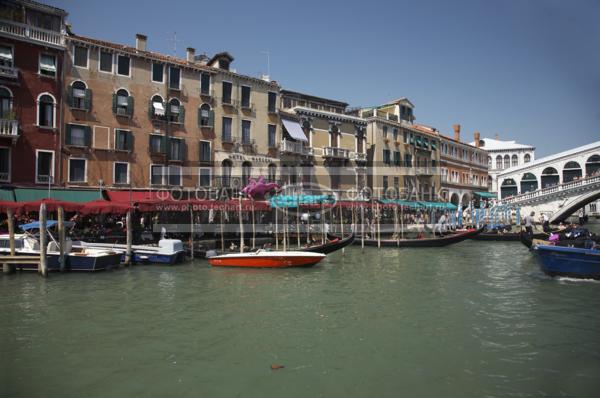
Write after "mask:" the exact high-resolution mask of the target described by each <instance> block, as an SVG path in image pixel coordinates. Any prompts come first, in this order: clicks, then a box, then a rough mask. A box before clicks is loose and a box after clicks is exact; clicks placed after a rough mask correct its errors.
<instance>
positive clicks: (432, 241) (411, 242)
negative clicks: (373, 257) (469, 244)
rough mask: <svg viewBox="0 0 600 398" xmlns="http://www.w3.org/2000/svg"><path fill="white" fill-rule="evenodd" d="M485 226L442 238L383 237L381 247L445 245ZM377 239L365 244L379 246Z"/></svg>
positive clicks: (461, 239) (478, 232) (475, 232)
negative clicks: (395, 238) (392, 238)
mask: <svg viewBox="0 0 600 398" xmlns="http://www.w3.org/2000/svg"><path fill="white" fill-rule="evenodd" d="M482 231H483V228H479V229H472V230H468V231H465V232H457V233H455V234H451V235H447V236H444V237H441V238H425V239H400V240H391V239H382V240H381V241H380V243H381V247H443V246H448V245H451V244H454V243H459V242H462V241H463V240H465V239H469V238H471V237H472V236H475V235H477V234H480V233H481V232H482ZM354 243H355V244H361V241H360V240H355V241H354ZM377 245H378V243H377V239H365V246H375V247H377Z"/></svg>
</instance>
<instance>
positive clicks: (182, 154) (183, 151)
mask: <svg viewBox="0 0 600 398" xmlns="http://www.w3.org/2000/svg"><path fill="white" fill-rule="evenodd" d="M186 149H187V148H186V145H185V140H179V160H181V161H184V160H185V155H186V152H187V150H186Z"/></svg>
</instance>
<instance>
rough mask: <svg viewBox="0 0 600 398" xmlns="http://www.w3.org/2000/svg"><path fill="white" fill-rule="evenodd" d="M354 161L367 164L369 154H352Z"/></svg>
mask: <svg viewBox="0 0 600 398" xmlns="http://www.w3.org/2000/svg"><path fill="white" fill-rule="evenodd" d="M352 159H354V160H355V161H356V162H366V161H367V154H366V153H362V152H352Z"/></svg>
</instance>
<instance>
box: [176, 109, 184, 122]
mask: <svg viewBox="0 0 600 398" xmlns="http://www.w3.org/2000/svg"><path fill="white" fill-rule="evenodd" d="M177 121H178V122H179V123H181V124H183V122H184V121H185V108H184V107H183V105H180V106H179V116H177Z"/></svg>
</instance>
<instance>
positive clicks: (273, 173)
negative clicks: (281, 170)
mask: <svg viewBox="0 0 600 398" xmlns="http://www.w3.org/2000/svg"><path fill="white" fill-rule="evenodd" d="M268 173H269V176H268V178H269V181H270V182H275V181H276V180H277V166H275V165H274V164H273V163H270V164H269V166H268Z"/></svg>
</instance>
